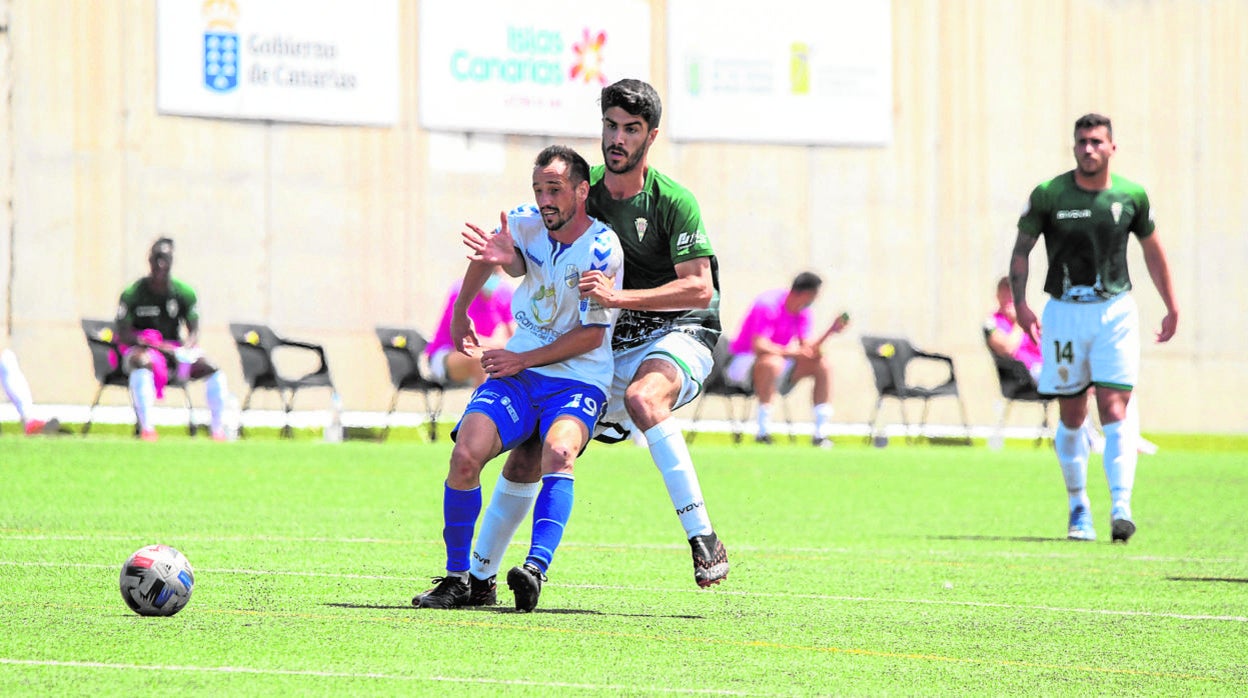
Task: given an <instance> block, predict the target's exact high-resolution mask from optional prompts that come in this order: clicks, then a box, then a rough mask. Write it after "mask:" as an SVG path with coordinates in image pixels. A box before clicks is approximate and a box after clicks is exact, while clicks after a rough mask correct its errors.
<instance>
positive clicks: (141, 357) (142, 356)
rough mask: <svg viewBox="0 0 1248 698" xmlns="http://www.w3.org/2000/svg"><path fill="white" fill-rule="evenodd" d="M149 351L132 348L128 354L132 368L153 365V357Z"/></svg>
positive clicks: (128, 361) (127, 359)
mask: <svg viewBox="0 0 1248 698" xmlns="http://www.w3.org/2000/svg"><path fill="white" fill-rule="evenodd" d="M147 352H148V350H147V349H133V350H131V352H130V353H129V354H128V355H127V356H126V363H127V364H128V365H129V366H130V370H132V371H133V370H135V369H140V368H151V367H152V357H151V356H150V355H148V353H147Z"/></svg>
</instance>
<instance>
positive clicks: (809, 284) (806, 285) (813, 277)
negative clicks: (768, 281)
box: [790, 271, 823, 291]
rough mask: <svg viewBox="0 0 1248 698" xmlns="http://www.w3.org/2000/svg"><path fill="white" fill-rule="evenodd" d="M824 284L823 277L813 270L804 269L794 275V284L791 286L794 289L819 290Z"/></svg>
mask: <svg viewBox="0 0 1248 698" xmlns="http://www.w3.org/2000/svg"><path fill="white" fill-rule="evenodd" d="M822 285H823V279H821V278H819V275H818V274H816V273H815V272H813V271H804V272H802V273H801V274H798V275H797V276H795V277H793V285H792V286H791V287H790V289H791V290H793V291H818V290H819V287H820V286H822Z"/></svg>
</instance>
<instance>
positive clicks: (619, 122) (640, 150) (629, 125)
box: [602, 107, 651, 174]
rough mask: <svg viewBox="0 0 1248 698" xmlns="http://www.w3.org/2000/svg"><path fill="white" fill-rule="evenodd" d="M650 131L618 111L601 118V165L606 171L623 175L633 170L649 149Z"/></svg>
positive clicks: (607, 111) (634, 117)
mask: <svg viewBox="0 0 1248 698" xmlns="http://www.w3.org/2000/svg"><path fill="white" fill-rule="evenodd" d="M650 140H651V139H650V130H649V129H648V128H647V126H646V122H645V121H643V120H642V119H641V118H640V117H638V116H634V115H632V114H629V113H628V112H627V111H625V110H623V109H621V108H620V107H611V108H610V109H608V110H606V111H605V112H603V115H602V162H603V164H604V165H605V166H606V168H607V171H609V172H612V173H614V174H625V173H627V172H632V171H633V170H634V169H636V168H637V167H638V166H639V165H640V164H641V161H642V160H643V159H644V158H645V157H646V151H647V150H648V149H649V148H650Z"/></svg>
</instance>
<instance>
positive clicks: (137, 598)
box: [121, 545, 195, 616]
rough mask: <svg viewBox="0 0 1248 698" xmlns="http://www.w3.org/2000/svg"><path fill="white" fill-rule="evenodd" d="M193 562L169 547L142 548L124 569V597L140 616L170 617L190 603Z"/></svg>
mask: <svg viewBox="0 0 1248 698" xmlns="http://www.w3.org/2000/svg"><path fill="white" fill-rule="evenodd" d="M194 586H195V571H194V570H192V569H191V561H190V560H187V559H186V556H185V555H183V554H182V553H180V552H178V551H177V550H174V549H173V548H171V547H169V546H167V545H149V546H147V547H146V548H141V549H139V550H137V551H135V553H134V554H133V555H131V556H130V557H129V558H128V559H127V560H126V564H124V565H122V566H121V598H122V599H124V600H125V602H126V605H127V606H129V607H130V610H132V611H134V612H135V613H137V614H139V615H141V616H171V615H173V614H175V613H177V612H178V611H181V610H182V607H183V606H186V602H187V601H190V600H191V588H192V587H194Z"/></svg>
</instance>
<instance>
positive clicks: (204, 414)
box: [0, 401, 1040, 443]
mask: <svg viewBox="0 0 1248 698" xmlns="http://www.w3.org/2000/svg"><path fill="white" fill-rule="evenodd" d="M87 413H88V410H87V406H86V405H43V404H39V405H36V406H35V415H36V416H38V417H40V418H46V417H56V418H57V419H59V420H61V421H62V422H66V423H74V424H82V423H84V422H86V421H87ZM191 413H192V416H193V417H194V419H195V423H196V424H207V423H208V410H207V408H203V407H195V408H193V409H192V412H191ZM678 414H679V413H678ZM460 416H461V415H460V414H458V413H455V412H443V413H442V416H441V418H440V420H439V421H441V422H443V423H448V424H449V423H454V422H455V421H458V420H459V418H460ZM285 420H286V417H285V416H284V414H283V413H282V411H281V410H255V409H252V410H247V412H246V413H245V414H244V415H243V427H244V428H246V427H268V428H279V427H281V426H282V425H284V424H285V423H286V421H285ZM16 421H18V417H17V410H15V409H13V405H11V404H9V403H8V402H7V401H6V402H4V403H0V422H16ZM92 421H93V422H94V423H96V424H133V423H134V410H133V409H131V407H130V406H129V405H100V406H98V407H96V408H95V415H94V417H93V420H92ZM152 421H153V422H154V423H155V424H156V425H157V426H178V425H184V424H186V408H185V407H170V406H166V405H158V406H155V407H153V408H152ZM677 421H678V422H679V424H680V427H681V429H684V430H688V429H689V427H690V425H691V421H690V420H689V419H687V418H679V417H678V418H677ZM328 422H329V411H328V410H294V411H293V412H291V413H290V425H291V426H292V427H294V428H296V429H320V428H322V427H324V426H325V425H326V424H327V423H328ZM386 422H387V420H386V414H385V413H384V412H370V411H364V410H346V411H344V412H343V413H342V423H343V425H344V426H347V427H361V428H370V429H380V428H382V427H384V426H386ZM389 423H390V426H391V427H417V426H420V425H422V424H424V423H425V419H424V415H422V414H420V413H417V412H410V411H402V410H400V411H396V412H394V413H393V414H391V415H390V419H389ZM744 429H745V431H746V433H747V434H750V433H752V432H751V431H750V430H751V429H753V423H752V422H749V423H746V424H745V425H744ZM774 429H775V432H774V434H773V435H774V436H775V437H776V438H777V441H779V442H781V443H783V441H784V438H785V436H787V435H788V433H789V432H788V426H787V425H786V424H784V423H777V424H775V425H774ZM792 429H793V434H795V435H797V436H799V437H809V436H810V435H811V434H813V433H814V431H815V425H814V424H813V423H811V422H794V423H793V426H792ZM731 430H732V425H731V424H730V423H729V422H728V421H727V420H722V419H703V420H699V422H698V431H699V432H706V433H724V434H726V433H728V432H730V431H731ZM829 430H830V431H831V433H832V436H859V437H864V438H865V437H866V436H867V433H868V430H867V425H866V424H857V423H844V422H833V423H832V424H830V425H829ZM880 430H881V431H882V432H884V433H885V434H887V435H888V437H889V438H890V439H902V438H905V436H906V430H905V427H903V426H902V425H900V424H888V425H881V427H880ZM995 433H996V427H992V426H977V425H971V436H972V437H974V438H977V439H987V438H988V437H990V436H992V435H993V434H995ZM926 434H927V435H928V436H934V437H938V438H959V437H962V436H964V435H965V434H966V431H965V430H964V429H963V428H962V427H961V426H957V425H952V424H929V425H927V427H926ZM1002 434H1003V436H1004V437H1005V438H1007V439H1023V440H1030V439H1035V438H1038V437H1039V436H1040V429H1039V427H1010V426H1007V427H1005V428H1004V429H1003V430H1002Z"/></svg>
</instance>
